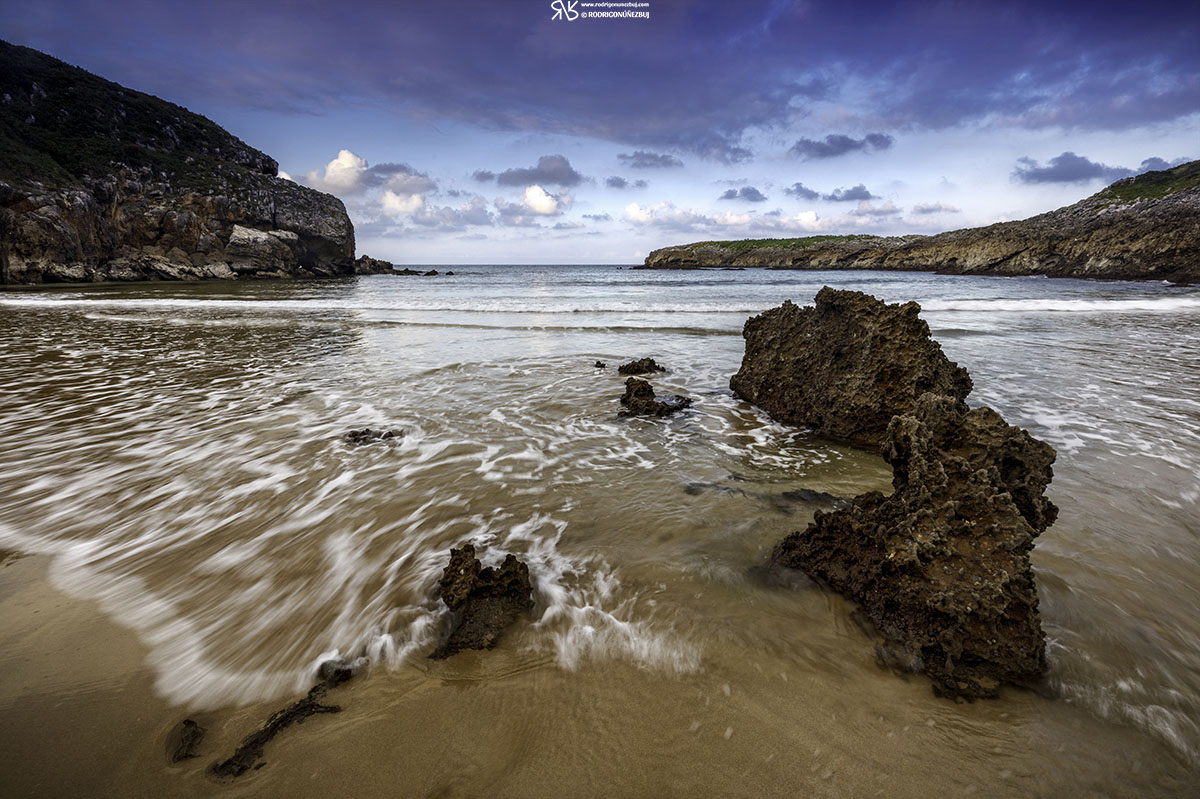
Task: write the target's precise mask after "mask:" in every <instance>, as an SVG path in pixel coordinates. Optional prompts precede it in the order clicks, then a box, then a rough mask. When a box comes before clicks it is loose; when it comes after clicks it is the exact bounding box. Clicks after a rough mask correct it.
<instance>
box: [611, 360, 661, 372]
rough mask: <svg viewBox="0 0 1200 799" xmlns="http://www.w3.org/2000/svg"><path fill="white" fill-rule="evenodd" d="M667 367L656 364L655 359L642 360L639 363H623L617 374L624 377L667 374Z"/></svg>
mask: <svg viewBox="0 0 1200 799" xmlns="http://www.w3.org/2000/svg"><path fill="white" fill-rule="evenodd" d="M665 371H667V368H666V367H665V366H659V365H658V364H657V363H655V362H654V359H653V358H642V359H641V360H637V361H630V362H629V363H623V364H621V365H620V366H618V367H617V374H622V375H648V374H652V373H654V372H665Z"/></svg>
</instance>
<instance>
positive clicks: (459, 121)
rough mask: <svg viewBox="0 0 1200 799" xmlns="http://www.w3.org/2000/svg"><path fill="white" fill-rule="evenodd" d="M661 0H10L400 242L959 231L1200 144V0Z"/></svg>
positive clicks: (499, 252) (465, 254) (579, 258)
mask: <svg viewBox="0 0 1200 799" xmlns="http://www.w3.org/2000/svg"><path fill="white" fill-rule="evenodd" d="M596 2H599V3H601V5H597V4H595V3H596ZM604 2H608V3H610V4H614V5H608V6H604V5H602V3H604ZM637 3H638V6H637V7H626V3H625V0H574V2H571V0H553V2H552V1H551V0H491V2H476V0H457V1H453V0H452V1H450V2H443V1H442V0H430V1H429V2H409V1H408V0H391V1H390V2H353V0H347V1H346V2H340V3H323V2H305V1H304V0H292V1H291V2H278V1H277V0H254V1H253V2H245V1H244V0H241V1H239V2H230V1H229V0H205V2H196V1H195V0H189V1H188V2H174V0H156V1H155V2H141V1H140V0H128V1H122V0H37V2H35V3H30V2H29V0H21V1H20V2H15V0H0V38H3V39H5V40H7V41H10V42H13V43H15V44H22V45H26V46H28V47H33V48H36V49H38V50H41V51H43V52H47V53H50V54H51V55H54V56H56V57H58V58H61V59H63V60H65V61H67V62H69V63H72V64H75V65H77V66H80V67H83V68H84V69H87V70H89V71H92V72H95V73H97V74H99V75H101V76H103V77H105V78H108V79H110V80H114V81H117V82H118V83H122V84H124V85H126V86H129V87H131V88H134V89H138V90H141V91H144V92H148V93H150V94H154V95H157V96H159V97H162V98H164V99H167V100H170V101H172V102H175V103H178V104H180V105H183V106H185V107H187V108H189V109H190V110H192V111H196V112H198V113H201V114H204V115H205V116H207V117H209V118H210V119H212V120H214V121H215V122H217V123H218V124H219V125H221V126H222V127H224V128H226V129H227V130H229V131H230V132H232V133H234V134H235V135H237V136H238V137H240V138H242V139H243V140H245V141H246V142H247V143H249V144H250V145H252V146H254V147H257V148H258V149H260V150H263V151H264V152H267V153H268V154H270V155H272V156H273V157H275V158H276V159H278V161H279V164H280V170H281V173H282V174H284V175H286V176H287V177H289V178H291V179H292V180H295V181H297V182H299V183H303V184H305V185H308V186H312V187H314V188H318V189H321V190H323V191H328V192H331V193H333V194H335V195H337V196H338V197H340V198H341V199H342V200H343V201H344V202H345V203H346V207H347V209H348V211H349V212H350V216H351V219H352V220H353V221H354V224H355V230H356V235H357V241H358V252H359V254H363V253H366V254H369V255H372V256H375V257H378V258H384V259H387V260H390V261H393V262H394V263H398V264H462V263H619V264H632V263H637V262H640V261H641V260H642V259H643V258H644V257H645V255H646V254H647V253H648V252H649V251H651V250H653V249H655V248H658V247H663V246H668V245H671V244H679V243H685V242H690V241H698V240H705V239H742V238H767V237H794V236H807V235H815V234H829V233H832V234H837V233H879V234H888V235H891V234H903V233H936V232H940V231H943V230H951V229H957V228H962V227H972V226H976V225H985V224H990V223H993V222H998V221H1005V220H1009V219H1020V218H1023V217H1026V216H1030V215H1032V214H1036V213H1041V212H1043V211H1047V210H1050V209H1053V208H1057V207H1059V206H1062V205H1066V204H1069V203H1072V202H1075V201H1076V200H1079V199H1081V198H1083V197H1085V196H1087V195H1089V194H1092V193H1094V192H1096V191H1098V190H1099V189H1100V188H1102V187H1103V186H1104V185H1106V184H1107V183H1109V182H1111V181H1113V180H1116V179H1118V178H1120V177H1125V176H1128V175H1132V174H1136V173H1138V172H1141V171H1145V170H1147V169H1162V168H1165V167H1166V166H1168V165H1171V164H1175V163H1180V162H1183V161H1188V160H1192V159H1196V158H1200V3H1196V2H1174V3H1157V2H1152V1H1151V2H1139V3H1129V2H1123V3H1106V2H1089V3H1082V2H1073V3H1060V2H1054V1H1053V0H1042V1H1041V2H1028V3H1026V2H1013V3H1003V2H908V3H877V2H852V0H842V2H819V1H818V0H812V1H810V2H806V1H805V0H795V1H793V0H764V1H762V2H756V1H755V0H746V1H745V2H729V0H717V1H715V2H709V1H708V0H696V1H695V2H688V1H685V0H637ZM600 11H606V12H609V13H612V12H617V11H620V12H636V13H639V14H644V13H646V12H648V15H649V16H648V18H646V17H642V16H637V17H632V16H626V17H607V18H594V17H589V16H587V15H588V14H592V13H596V12H600ZM572 15H574V16H572Z"/></svg>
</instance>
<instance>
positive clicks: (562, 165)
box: [496, 155, 583, 186]
mask: <svg viewBox="0 0 1200 799" xmlns="http://www.w3.org/2000/svg"><path fill="white" fill-rule="evenodd" d="M582 182H583V175H581V174H579V173H578V172H576V171H575V170H574V169H573V168H572V167H571V162H570V161H568V160H567V159H566V157H564V156H561V155H543V156H542V157H541V158H539V159H538V162H537V166H532V167H519V168H514V169H506V170H504V171H503V172H501V173H500V174H499V175H496V183H498V184H500V185H501V186H531V185H533V184H547V185H553V186H578V185H579V184H580V183H582Z"/></svg>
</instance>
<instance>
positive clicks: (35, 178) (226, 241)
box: [0, 42, 354, 283]
mask: <svg viewBox="0 0 1200 799" xmlns="http://www.w3.org/2000/svg"><path fill="white" fill-rule="evenodd" d="M0 152H2V153H3V155H4V157H3V158H2V159H0V283H49V282H83V281H103V280H152V279H167V280H181V279H200V278H223V279H232V278H235V277H299V276H311V277H329V276H336V275H350V274H354V266H353V259H354V227H353V225H352V224H351V222H350V218H349V217H348V216H347V215H346V209H345V206H344V205H342V202H341V201H340V200H338V199H337V198H336V197H332V196H330V195H328V194H323V193H321V192H318V191H315V190H313V189H308V188H305V187H303V186H299V185H297V184H295V183H293V182H291V181H289V180H284V179H281V178H278V177H275V175H276V173H277V171H278V164H277V163H276V161H275V160H274V159H272V158H271V157H270V156H268V155H266V154H264V153H261V152H259V151H258V150H255V149H254V148H252V147H250V146H249V145H247V144H245V143H244V142H242V141H241V140H239V139H237V138H236V137H234V136H232V135H230V134H229V133H227V132H226V131H224V130H222V129H221V128H220V127H218V126H217V125H215V124H214V123H212V122H211V121H209V120H208V119H205V118H204V117H202V116H199V115H198V114H193V113H191V112H189V111H188V110H187V109H184V108H181V107H179V106H177V105H173V104H171V103H168V102H165V101H163V100H159V99H158V98H156V97H151V96H150V95H147V94H142V93H141V92H135V91H133V90H130V89H126V88H124V87H122V86H119V85H117V84H115V83H112V82H110V81H106V80H104V79H103V78H99V77H97V76H95V75H92V74H90V73H88V72H85V71H84V70H81V69H77V68H75V67H72V66H69V65H67V64H64V63H63V62H61V61H58V60H57V59H54V58H51V57H50V56H47V55H43V54H42V53H38V52H37V51H35V50H30V49H28V48H24V47H17V46H14V45H11V44H8V43H6V42H0Z"/></svg>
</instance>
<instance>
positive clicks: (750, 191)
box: [717, 186, 767, 203]
mask: <svg viewBox="0 0 1200 799" xmlns="http://www.w3.org/2000/svg"><path fill="white" fill-rule="evenodd" d="M717 199H718V200H745V201H746V202H751V203H761V202H765V201H766V199H767V196H766V195H765V194H763V193H762V192H761V191H759V190H758V189H756V188H755V187H754V186H743V187H742V188H740V189H728V190H727V191H726V192H725V193H724V194H722V195H721V196H720V197H718V198H717Z"/></svg>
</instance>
